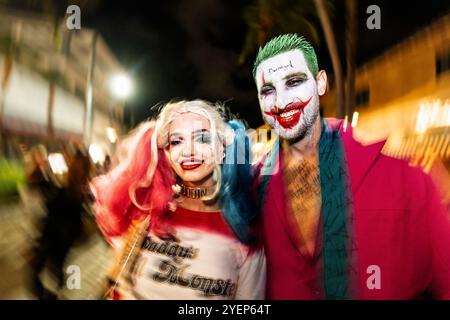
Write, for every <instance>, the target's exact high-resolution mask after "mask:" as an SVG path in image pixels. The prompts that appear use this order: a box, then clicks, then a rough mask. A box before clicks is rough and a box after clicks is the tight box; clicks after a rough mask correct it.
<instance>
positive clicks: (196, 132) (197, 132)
mask: <svg viewBox="0 0 450 320" xmlns="http://www.w3.org/2000/svg"><path fill="white" fill-rule="evenodd" d="M205 132H207V133H209V130H208V129H198V130H195V131H194V132H192V134H199V133H205Z"/></svg>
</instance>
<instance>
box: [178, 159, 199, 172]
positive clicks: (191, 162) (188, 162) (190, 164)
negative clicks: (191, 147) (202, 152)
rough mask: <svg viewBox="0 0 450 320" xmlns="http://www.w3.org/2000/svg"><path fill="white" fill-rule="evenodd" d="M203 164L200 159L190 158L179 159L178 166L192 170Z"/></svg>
mask: <svg viewBox="0 0 450 320" xmlns="http://www.w3.org/2000/svg"><path fill="white" fill-rule="evenodd" d="M202 164H203V161H202V160H199V159H195V158H190V159H185V160H183V161H181V163H180V166H181V169H183V170H194V169H197V168H198V167H200V166H201V165H202Z"/></svg>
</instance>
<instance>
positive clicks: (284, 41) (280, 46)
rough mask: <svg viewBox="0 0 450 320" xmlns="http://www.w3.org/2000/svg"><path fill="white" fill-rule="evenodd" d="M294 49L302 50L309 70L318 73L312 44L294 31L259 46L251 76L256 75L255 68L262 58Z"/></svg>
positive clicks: (314, 74) (314, 73)
mask: <svg viewBox="0 0 450 320" xmlns="http://www.w3.org/2000/svg"><path fill="white" fill-rule="evenodd" d="M295 49H298V50H300V51H301V52H303V55H304V56H305V60H306V63H307V65H308V68H309V71H311V73H312V74H313V76H316V75H317V73H319V66H318V64H317V56H316V52H315V51H314V48H313V46H312V45H311V44H310V43H309V42H308V41H307V40H306V39H305V38H304V37H302V36H299V35H297V34H295V33H289V34H283V35H280V36H278V37H275V38H273V39H272V40H270V41H269V42H267V43H266V45H265V46H264V47H263V48H259V52H258V55H257V56H256V59H255V64H254V65H253V78H255V77H256V69H257V68H258V66H259V65H260V64H261V63H262V62H263V61H264V60H267V59H269V58H272V57H274V56H276V55H279V54H281V53H284V52H287V51H291V50H295Z"/></svg>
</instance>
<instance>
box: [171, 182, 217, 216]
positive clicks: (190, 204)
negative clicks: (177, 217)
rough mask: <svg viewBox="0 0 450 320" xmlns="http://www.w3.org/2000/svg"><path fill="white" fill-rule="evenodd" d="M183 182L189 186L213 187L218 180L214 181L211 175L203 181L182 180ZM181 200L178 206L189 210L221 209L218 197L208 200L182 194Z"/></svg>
mask: <svg viewBox="0 0 450 320" xmlns="http://www.w3.org/2000/svg"><path fill="white" fill-rule="evenodd" d="M181 183H182V184H183V185H184V186H185V187H188V188H211V187H213V186H214V185H215V183H216V182H215V181H214V179H213V176H212V175H211V176H209V177H207V178H205V179H203V180H201V181H182V182H181ZM180 200H181V201H180V202H179V203H178V206H180V207H182V208H185V209H188V210H192V211H220V207H219V202H218V201H217V197H216V199H214V200H211V201H208V202H206V201H203V200H201V199H192V198H188V197H185V196H183V195H181V196H180Z"/></svg>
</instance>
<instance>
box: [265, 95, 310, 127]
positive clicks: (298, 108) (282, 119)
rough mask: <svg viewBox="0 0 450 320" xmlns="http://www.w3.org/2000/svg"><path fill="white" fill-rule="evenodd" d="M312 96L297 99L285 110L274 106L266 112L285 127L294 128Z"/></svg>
mask: <svg viewBox="0 0 450 320" xmlns="http://www.w3.org/2000/svg"><path fill="white" fill-rule="evenodd" d="M311 99H312V97H311V98H309V99H308V100H306V101H305V102H303V101H295V102H292V103H290V104H288V105H287V106H286V108H284V109H283V110H280V109H278V108H276V107H275V108H272V110H270V112H264V113H265V114H267V115H268V116H271V117H274V118H275V119H276V120H277V121H278V123H279V124H280V125H281V126H282V127H283V128H285V129H290V128H293V127H294V126H295V125H296V124H297V123H298V121H299V120H300V116H301V115H302V113H303V109H304V108H305V107H306V106H307V105H308V104H309V102H310V101H311Z"/></svg>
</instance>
